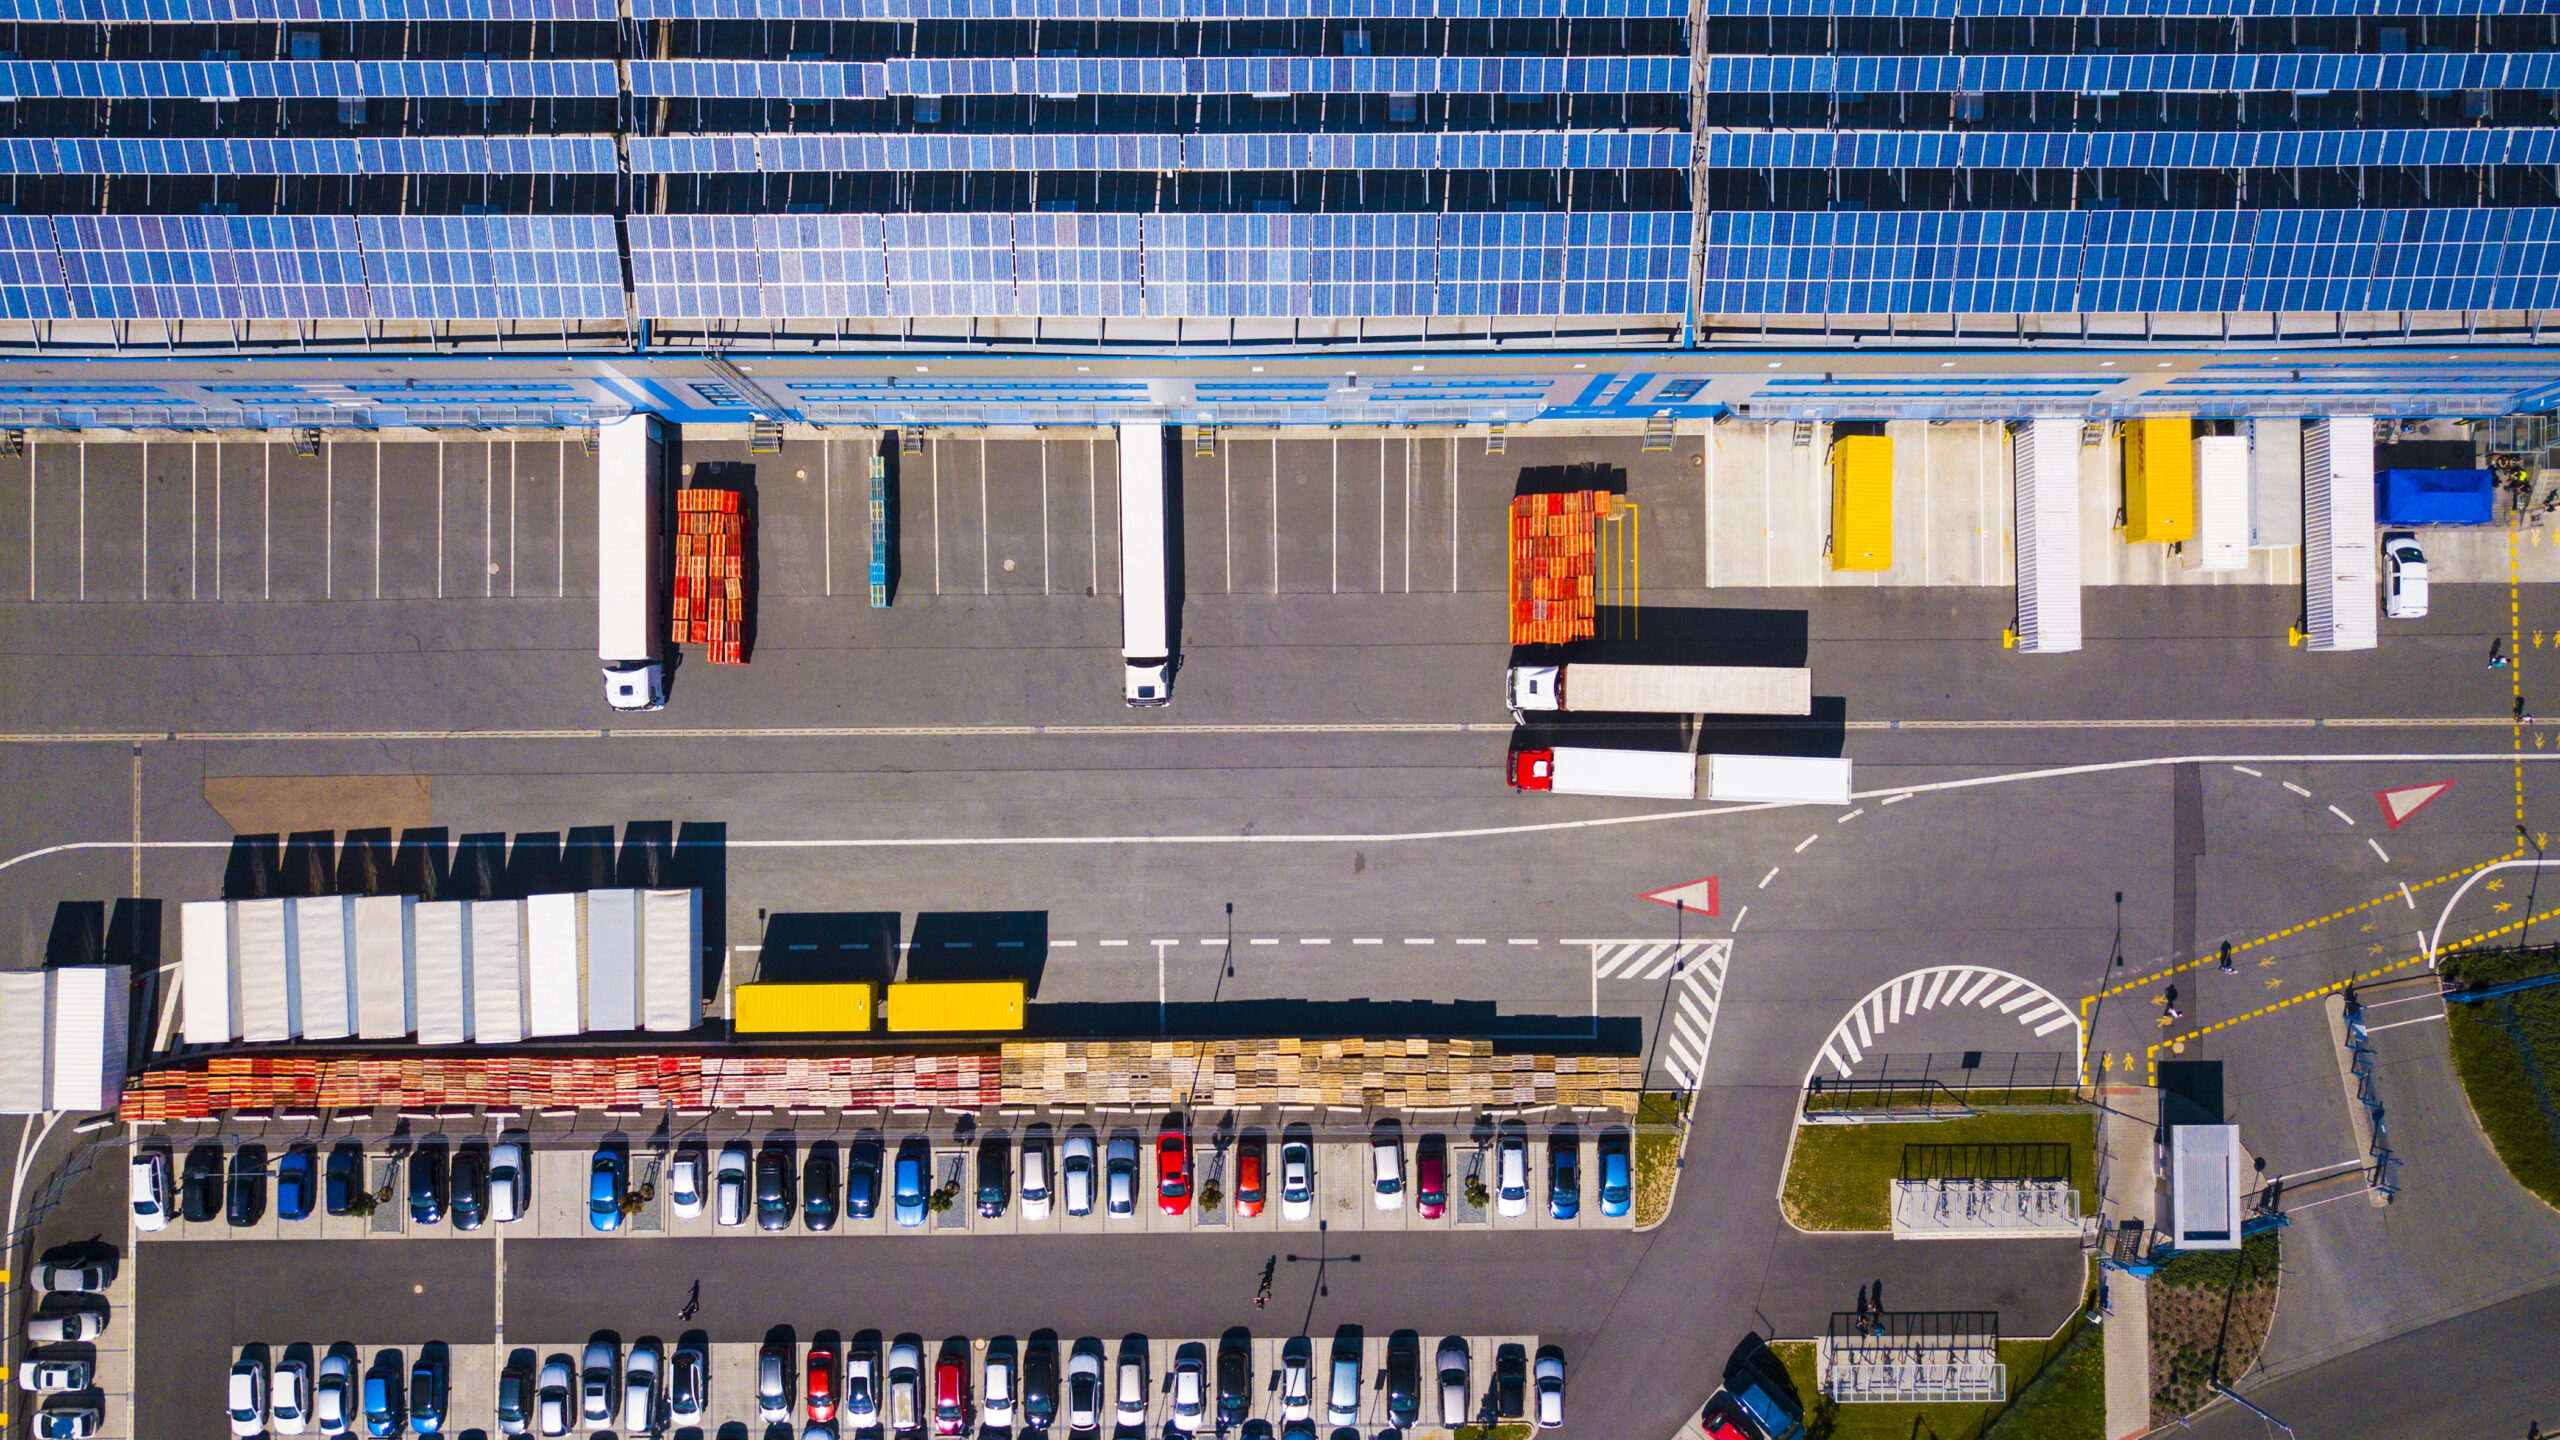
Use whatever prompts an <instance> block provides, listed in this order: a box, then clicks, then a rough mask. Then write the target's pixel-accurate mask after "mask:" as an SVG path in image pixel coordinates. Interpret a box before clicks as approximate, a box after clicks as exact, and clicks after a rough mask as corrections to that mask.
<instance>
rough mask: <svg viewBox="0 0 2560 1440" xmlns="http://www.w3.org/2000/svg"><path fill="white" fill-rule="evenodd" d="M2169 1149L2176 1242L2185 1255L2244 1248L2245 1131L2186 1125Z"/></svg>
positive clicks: (2170, 1187)
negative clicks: (2242, 1142)
mask: <svg viewBox="0 0 2560 1440" xmlns="http://www.w3.org/2000/svg"><path fill="white" fill-rule="evenodd" d="M2171 1133H2172V1134H2173V1135H2174V1137H2175V1138H2174V1139H2173V1140H2172V1141H2171V1143H2170V1146H2169V1215H2170V1219H2171V1223H2172V1225H2174V1226H2175V1227H2176V1228H2175V1229H2174V1230H2173V1231H2172V1232H2171V1234H2172V1238H2171V1241H2170V1243H2171V1244H2173V1245H2175V1246H2177V1248H2179V1249H2181V1250H2237V1249H2239V1248H2240V1222H2241V1183H2242V1182H2241V1173H2242V1172H2241V1166H2240V1127H2239V1126H2237V1125H2181V1126H2179V1127H2177V1129H2176V1130H2175V1131H2173V1132H2171Z"/></svg>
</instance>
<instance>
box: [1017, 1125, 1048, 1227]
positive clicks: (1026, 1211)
mask: <svg viewBox="0 0 2560 1440" xmlns="http://www.w3.org/2000/svg"><path fill="white" fill-rule="evenodd" d="M1018 1198H1020V1200H1021V1201H1022V1218H1023V1219H1025V1220H1046V1219H1048V1218H1049V1142H1048V1141H1046V1140H1026V1141H1024V1142H1022V1189H1021V1191H1020V1194H1019V1197H1018Z"/></svg>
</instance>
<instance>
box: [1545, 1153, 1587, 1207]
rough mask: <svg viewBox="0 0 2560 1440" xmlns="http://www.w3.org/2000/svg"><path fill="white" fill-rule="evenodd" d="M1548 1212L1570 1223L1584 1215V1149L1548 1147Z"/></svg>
mask: <svg viewBox="0 0 2560 1440" xmlns="http://www.w3.org/2000/svg"><path fill="white" fill-rule="evenodd" d="M1547 1213H1548V1214H1549V1215H1551V1216H1554V1217H1555V1218H1556V1219H1558V1220H1570V1219H1572V1218H1573V1217H1574V1216H1576V1215H1579V1214H1581V1213H1582V1147H1581V1146H1579V1145H1554V1144H1551V1145H1549V1146H1548V1147H1547Z"/></svg>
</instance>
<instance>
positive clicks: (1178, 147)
mask: <svg viewBox="0 0 2560 1440" xmlns="http://www.w3.org/2000/svg"><path fill="white" fill-rule="evenodd" d="M595 143H597V144H598V145H604V144H605V142H603V141H601V140H598V141H596V142H595ZM1689 148H1690V141H1689V137H1688V135H1687V134H1685V133H1682V132H1678V131H1600V130H1509V131H1446V132H1440V133H1432V134H1384V135H1382V134H1370V133H1356V134H1325V133H1317V134H1295V135H1290V134H1278V135H1272V134H1221V133H1211V134H1200V135H1170V134H1145V135H1063V134H1062V135H877V134H874V135H791V134H758V135H641V136H633V137H632V139H631V168H632V170H633V172H634V173H637V174H645V175H724V174H753V173H756V172H758V171H772V172H776V173H786V172H822V171H851V172H862V173H869V172H877V171H929V172H951V171H967V170H1000V171H1001V170H1010V171H1036V170H1069V171H1096V170H1156V171H1163V170H1239V171H1241V170H1434V169H1439V170H1601V169H1618V170H1630V169H1634V170H1644V169H1652V170H1677V169H1685V168H1686V167H1687V166H1688V163H1689ZM601 153H602V157H603V167H602V168H604V169H606V170H610V169H611V168H612V165H611V159H612V156H611V151H610V149H609V147H608V148H606V149H604V150H603V151H602V152H601ZM580 154H581V157H583V156H584V152H580ZM8 163H11V162H10V161H9V160H8V159H7V157H6V156H5V154H0V165H6V164H8ZM241 168H243V169H244V170H248V169H249V168H250V167H241ZM535 168H536V172H537V173H538V172H539V170H540V168H541V167H538V166H537V167H535ZM557 168H559V169H561V170H563V171H567V170H570V169H572V168H575V167H573V166H569V165H563V166H560V167H557ZM251 173H258V172H254V171H252V172H251ZM264 173H276V172H264ZM455 173H469V167H464V168H463V169H462V170H460V171H457V172H455Z"/></svg>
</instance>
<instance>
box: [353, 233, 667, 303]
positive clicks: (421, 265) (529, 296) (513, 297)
mask: <svg viewBox="0 0 2560 1440" xmlns="http://www.w3.org/2000/svg"><path fill="white" fill-rule="evenodd" d="M356 224H357V227H358V233H359V234H360V235H361V236H362V238H363V241H364V252H365V266H366V274H367V277H368V279H369V280H370V281H371V284H370V287H369V289H370V292H371V295H372V303H373V311H374V313H375V314H376V315H378V316H381V317H383V318H386V319H407V320H561V319H587V320H609V319H620V318H622V317H623V290H622V256H621V247H620V245H619V244H618V242H617V241H616V240H615V238H614V225H613V217H612V216H610V215H365V216H359V217H357V219H356Z"/></svg>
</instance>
